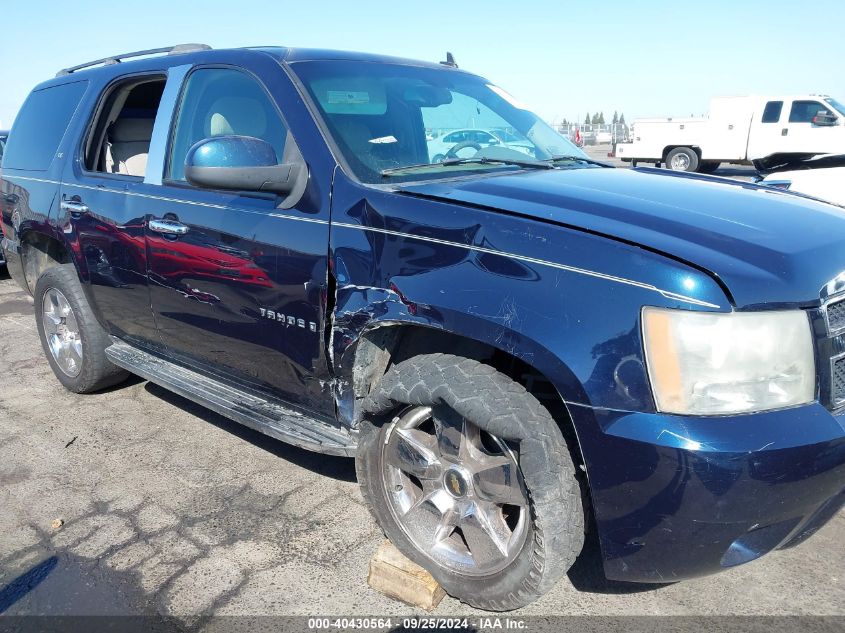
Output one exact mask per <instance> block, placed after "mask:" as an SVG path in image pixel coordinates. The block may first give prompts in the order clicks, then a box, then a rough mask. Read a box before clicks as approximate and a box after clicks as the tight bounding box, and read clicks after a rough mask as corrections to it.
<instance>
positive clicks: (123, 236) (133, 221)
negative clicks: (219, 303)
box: [58, 174, 159, 348]
mask: <svg viewBox="0 0 845 633" xmlns="http://www.w3.org/2000/svg"><path fill="white" fill-rule="evenodd" d="M127 186H128V185H127V183H126V182H124V181H121V180H119V179H114V178H109V177H106V176H102V177H101V176H98V175H96V174H87V175H86V174H77V175H76V176H75V177H74V179H73V180H72V181H71V182H67V181H66V182H65V183H64V184H62V187H61V193H60V204H59V220H58V223H59V225H60V226H66V227H67V229H66V231H68V232H69V233H70V234H71V236H72V239H71V241H72V243H74V248H75V249H76V250H77V257H78V261H79V262H80V267H81V269H82V270H81V272H82V274H83V275H84V276H85V277H86V281H87V282H88V284H89V287H88V291H89V293H90V295H91V298H92V305H93V306H95V307H96V309H97V312H98V316H99V318H100V319H101V321H103V323H104V325H106V327H107V329H108V330H109V332H110V333H111V334H113V335H115V336H119V337H121V338H123V339H125V340H127V341H129V342H131V343H134V344H136V345H143V346H146V347H153V348H156V347H158V342H159V339H158V333H157V331H156V325H155V321H154V318H153V313H152V310H151V309H150V296H149V289H148V287H147V257H146V248H145V243H144V217H143V215H137V216H136V215H133V212H132V211H131V210H130V208H129V207H128V205H127V201H126V190H127ZM68 203H72V204H68ZM73 203H75V204H73ZM80 205H83V209H85V210H84V211H83V212H80V211H79V209H80Z"/></svg>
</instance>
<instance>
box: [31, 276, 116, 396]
mask: <svg viewBox="0 0 845 633" xmlns="http://www.w3.org/2000/svg"><path fill="white" fill-rule="evenodd" d="M34 297H35V321H36V324H37V327H38V336H39V338H40V339H41V346H42V347H43V348H44V354H45V355H46V356H47V360H48V361H49V363H50V367H51V368H52V369H53V373H54V374H55V375H56V378H58V379H59V382H61V383H62V385H64V386H65V388H66V389H68V390H69V391H73V392H75V393H90V392H92V391H98V390H100V389H105V388H106V387H111V386H112V385H116V384H118V383H120V382H123V381H124V380H126V379H127V378H128V377H129V373H128V372H126V371H125V370H123V369H121V368H120V367H117V366H116V365H113V364H112V363H111V361H109V359H108V358H107V357H106V354H105V349H106V348H107V347H108V346H109V345H111V340H110V339H109V336H108V334H107V333H106V331H105V330H104V329H103V327H102V326H101V325H100V323H99V322H98V321H97V318H96V317H95V316H94V313H93V312H92V311H91V307H90V306H89V305H88V301H87V300H86V299H85V294H84V293H83V291H82V285H81V284H80V283H79V276H78V275H77V273H76V268H74V266H73V264H61V265H59V266H54V267H52V268H48V269H47V270H46V271H45V272H44V273H43V274H42V275H41V276H40V277H39V278H38V281H37V282H36V284H35V293H34Z"/></svg>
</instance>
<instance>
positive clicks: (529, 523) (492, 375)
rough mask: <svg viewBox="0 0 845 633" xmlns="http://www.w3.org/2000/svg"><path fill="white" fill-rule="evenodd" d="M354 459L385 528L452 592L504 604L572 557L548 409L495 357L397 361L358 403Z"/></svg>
mask: <svg viewBox="0 0 845 633" xmlns="http://www.w3.org/2000/svg"><path fill="white" fill-rule="evenodd" d="M366 411H367V413H366V419H365V421H364V422H363V423H362V429H361V439H360V443H359V448H358V456H357V459H356V468H357V473H358V479H359V482H360V484H361V487H362V491H363V494H364V497H365V499H366V500H367V502H368V503H369V506H370V509H371V511H372V513H373V515H374V516H375V518H376V520H377V521H378V523H379V524H380V525H381V527H382V529H383V530H384V532H385V534H386V535H387V537H388V538H389V539H390V540H391V541H393V543H394V544H395V545H396V546H397V547H398V548H399V549H400V550H401V551H402V552H403V553H404V554H405V555H406V556H408V557H409V558H410V559H412V560H413V561H415V562H417V563H418V564H420V565H422V566H423V567H425V568H426V569H428V570H429V571H430V572H431V574H432V575H433V576H434V577H435V578H436V579H437V581H438V582H439V583H440V584H441V585H442V586H443V588H444V589H445V590H446V591H447V592H448V593H449V594H451V595H452V596H454V597H456V598H458V599H460V600H462V601H464V602H467V603H469V604H471V605H473V606H476V607H479V608H482V609H489V610H494V611H506V610H510V609H516V608H518V607H521V606H524V605H526V604H528V603H530V602H532V601H534V600H535V599H537V598H538V597H539V596H541V595H542V594H543V593H545V592H546V591H548V590H549V589H551V587H552V586H553V585H554V583H555V582H556V581H557V580H558V579H559V578H560V577H561V576H563V575H564V574H565V573H566V571H567V570H568V569H569V567H570V566H571V565H572V563H573V562H574V561H575V558H576V557H577V555H578V553H579V552H580V550H581V547H582V545H583V539H584V512H583V505H582V501H581V493H580V487H579V484H578V482H577V480H576V479H575V468H574V466H573V463H572V460H571V458H570V456H569V452H568V449H567V447H566V444H565V441H564V439H563V436H562V435H561V432H560V429H559V428H558V426H557V424H556V423H555V421H554V420H553V419H552V417H551V415H550V414H549V413H548V411H547V410H546V409H545V408H544V407H543V406H542V405H541V404H540V403H539V402H538V401H537V399H536V398H534V396H532V395H531V394H529V393H528V392H527V391H526V390H525V389H524V388H523V387H522V386H521V385H519V384H518V383H515V382H514V381H512V380H511V379H510V378H508V377H507V376H505V375H503V374H501V373H499V372H497V371H496V370H495V369H494V368H492V367H490V366H488V365H484V364H482V363H479V362H477V361H474V360H468V359H465V358H460V357H457V356H451V355H448V354H429V355H424V356H417V357H415V358H412V359H409V360H406V361H403V362H402V363H399V364H397V365H395V366H394V367H393V368H392V369H391V370H390V371H389V372H388V373H387V374H386V375H385V377H384V378H383V379H382V381H381V383H380V384H379V386H378V388H377V389H376V391H375V393H374V394H373V395H372V396H371V397H370V399H369V400H368V403H367V405H366Z"/></svg>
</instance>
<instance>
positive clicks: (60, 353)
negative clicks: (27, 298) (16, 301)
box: [41, 288, 82, 378]
mask: <svg viewBox="0 0 845 633" xmlns="http://www.w3.org/2000/svg"><path fill="white" fill-rule="evenodd" d="M41 319H42V323H43V324H44V336H45V338H46V339H47V346H48V347H49V348H50V353H52V354H53V359H54V360H55V361H56V364H57V365H58V366H59V369H61V370H62V372H63V373H65V374H66V375H67V376H70V377H71V378H75V377H76V376H78V375H79V372H80V371H82V338H81V336H80V334H79V324H78V323H77V322H76V316H74V314H73V309H72V308H71V307H70V304H69V303H68V300H67V299H66V298H65V296H64V295H63V294H62V292H61V291H60V290H58V289H56V288H50V289H49V290H48V291H47V292H45V293H44V299H43V301H42V304H41Z"/></svg>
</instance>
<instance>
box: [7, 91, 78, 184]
mask: <svg viewBox="0 0 845 633" xmlns="http://www.w3.org/2000/svg"><path fill="white" fill-rule="evenodd" d="M87 86H88V82H87V81H77V82H74V83H69V84H61V85H59V86H51V87H49V88H43V89H41V90H35V91H33V92H31V93H30V95H29V97H27V99H26V101H24V104H23V107H22V108H21V111H20V114H18V117H17V118H16V119H15V124H14V125H13V126H12V130H11V132H10V134H9V139H8V142H7V144H6V151H5V152H4V156H3V167H6V168H8V169H26V170H30V171H47V169H49V167H50V163H51V162H52V161H53V157H54V156H55V155H56V151H57V150H58V149H59V144H60V143H61V142H62V137H63V136H64V135H65V131H66V130H67V126H68V124H69V123H70V119H71V117H72V116H73V113H74V112H75V111H76V108H77V107H78V106H79V102H80V101H81V99H82V95H83V94H84V93H85V88H86V87H87Z"/></svg>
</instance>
